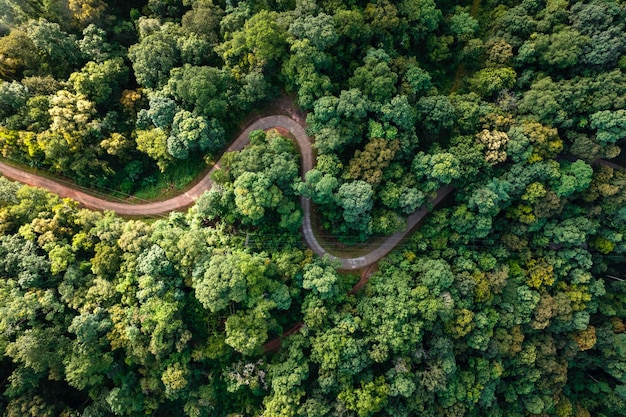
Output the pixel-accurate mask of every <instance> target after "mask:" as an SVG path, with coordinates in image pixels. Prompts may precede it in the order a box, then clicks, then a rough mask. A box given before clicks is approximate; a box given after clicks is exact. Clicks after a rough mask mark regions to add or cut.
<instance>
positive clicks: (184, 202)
mask: <svg viewBox="0 0 626 417" xmlns="http://www.w3.org/2000/svg"><path fill="white" fill-rule="evenodd" d="M303 123H304V121H303V120H298V121H296V120H294V119H292V118H291V117H289V116H284V115H274V116H267V117H262V118H260V119H258V120H255V121H254V122H252V123H251V124H250V125H248V127H247V128H246V129H244V131H243V132H241V134H240V135H239V136H238V137H237V139H235V141H233V143H232V144H231V145H230V146H229V147H228V148H227V149H226V152H232V151H238V150H241V149H243V148H244V146H246V145H247V144H248V143H249V135H250V132H252V131H254V130H267V129H271V128H274V127H279V128H284V129H286V130H288V131H289V132H290V133H291V134H292V135H293V137H294V138H295V139H296V142H297V143H298V147H299V148H300V155H301V174H302V178H304V175H305V174H306V173H307V172H308V171H310V170H311V169H313V149H312V148H311V140H310V138H309V137H308V136H307V134H306V131H305V129H304V127H303ZM219 167H220V164H219V162H218V163H216V164H215V166H214V167H213V168H212V169H211V170H209V172H208V173H206V174H205V175H204V176H203V177H202V178H201V179H200V180H199V181H198V182H197V183H196V184H195V185H194V186H193V187H191V188H190V189H189V190H187V191H185V192H183V193H181V194H180V195H178V196H176V197H173V198H170V199H168V200H163V201H154V202H148V203H138V204H134V203H124V202H117V201H109V200H106V199H103V198H99V197H96V196H94V195H91V194H88V193H85V192H83V191H80V190H78V189H76V188H74V187H72V186H68V185H64V184H61V183H60V182H58V181H54V180H51V179H48V178H44V177H41V176H39V175H36V174H31V173H29V172H26V171H23V170H21V169H19V168H16V167H13V166H11V165H8V164H6V163H3V162H0V172H1V173H2V175H4V176H5V177H7V178H9V179H12V180H15V181H19V182H22V183H24V184H28V185H31V186H35V187H40V188H44V189H46V190H48V191H50V192H53V193H55V194H58V195H60V196H61V197H69V198H71V199H74V200H76V201H78V202H79V203H80V204H82V205H83V206H85V207H87V208H90V209H94V210H102V211H104V210H111V211H114V212H115V213H117V214H118V215H120V216H156V215H161V214H166V213H169V212H171V211H177V210H182V209H185V208H188V207H190V206H191V205H193V204H194V202H195V201H196V199H198V197H200V196H201V195H202V194H203V193H204V192H205V191H207V190H209V189H211V186H212V185H213V182H212V181H211V174H212V173H213V172H214V171H215V170H216V169H219ZM452 191H453V187H452V186H450V185H449V186H446V187H442V188H441V189H439V190H438V191H437V195H436V196H435V198H433V199H431V200H430V201H429V204H428V205H427V207H430V206H436V205H437V204H438V203H439V202H441V201H442V200H443V199H444V198H445V197H446V196H447V195H448V194H450V193H451V192H452ZM300 202H301V205H302V211H303V214H304V215H303V221H302V233H303V235H304V240H305V242H306V244H307V245H308V246H309V248H311V249H312V250H313V251H314V252H315V253H316V254H317V255H319V256H325V255H328V256H329V257H330V258H332V259H336V260H338V261H340V262H341V267H340V268H341V269H344V270H356V269H360V268H363V267H365V266H368V265H371V264H373V263H374V262H376V261H378V260H379V259H381V258H382V257H383V256H385V255H387V254H388V253H389V252H391V250H393V248H395V247H396V245H397V244H398V243H400V241H401V240H402V239H403V238H404V237H405V236H406V235H407V234H408V233H409V232H410V231H411V229H413V227H415V226H416V225H417V224H418V223H419V222H420V221H421V220H422V219H423V218H424V217H425V216H426V215H427V214H428V213H429V212H430V209H429V208H427V207H424V208H422V209H420V210H418V211H416V212H414V213H413V214H411V215H410V216H409V217H408V218H407V227H406V229H405V230H403V231H400V232H397V233H394V234H393V235H391V236H389V237H388V238H387V239H385V240H384V241H383V242H382V244H380V245H379V246H377V247H375V248H373V249H372V250H371V251H370V252H368V253H367V254H366V255H364V256H360V257H357V258H342V257H337V256H333V255H331V254H329V253H328V251H327V250H326V249H324V248H323V247H322V245H321V244H320V243H319V242H318V240H317V238H316V237H315V234H314V233H313V226H312V221H311V201H310V200H309V199H308V198H304V197H301V199H300Z"/></svg>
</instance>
